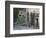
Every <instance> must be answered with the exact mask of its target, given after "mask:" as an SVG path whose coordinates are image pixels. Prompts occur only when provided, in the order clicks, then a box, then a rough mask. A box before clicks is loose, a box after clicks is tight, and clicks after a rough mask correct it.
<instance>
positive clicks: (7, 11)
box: [5, 1, 45, 37]
mask: <svg viewBox="0 0 46 38" xmlns="http://www.w3.org/2000/svg"><path fill="white" fill-rule="evenodd" d="M10 4H21V5H38V6H42V8H43V10H42V12H43V16H42V17H43V18H42V19H43V22H42V25H43V27H42V28H43V29H42V30H43V31H42V32H41V33H25V34H23V33H22V34H10ZM44 34H45V4H44V3H37V2H20V1H5V37H17V36H29V35H30V36H32V35H44Z"/></svg>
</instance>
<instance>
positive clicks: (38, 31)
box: [10, 4, 43, 34]
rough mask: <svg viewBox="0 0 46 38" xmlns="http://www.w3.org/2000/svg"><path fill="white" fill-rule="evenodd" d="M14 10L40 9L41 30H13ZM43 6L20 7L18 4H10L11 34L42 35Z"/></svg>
mask: <svg viewBox="0 0 46 38" xmlns="http://www.w3.org/2000/svg"><path fill="white" fill-rule="evenodd" d="M13 8H39V9H40V17H39V19H40V20H39V23H40V25H39V27H40V29H28V30H13ZM42 15H43V14H42V6H36V5H18V4H10V34H22V33H40V32H42V27H43V26H42V22H43V20H42Z"/></svg>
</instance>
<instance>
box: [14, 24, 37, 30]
mask: <svg viewBox="0 0 46 38" xmlns="http://www.w3.org/2000/svg"><path fill="white" fill-rule="evenodd" d="M22 29H38V27H37V28H36V27H34V26H31V25H30V26H27V25H26V24H25V25H14V27H13V30H22Z"/></svg>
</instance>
